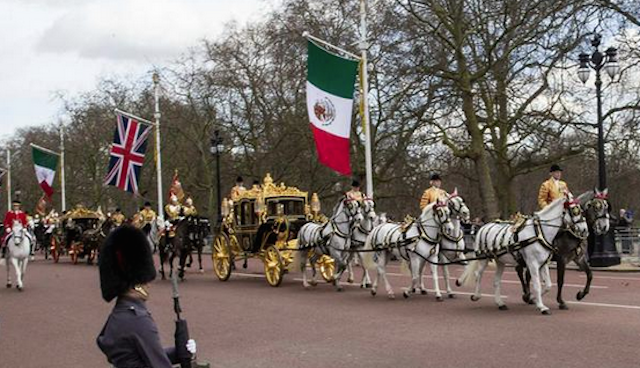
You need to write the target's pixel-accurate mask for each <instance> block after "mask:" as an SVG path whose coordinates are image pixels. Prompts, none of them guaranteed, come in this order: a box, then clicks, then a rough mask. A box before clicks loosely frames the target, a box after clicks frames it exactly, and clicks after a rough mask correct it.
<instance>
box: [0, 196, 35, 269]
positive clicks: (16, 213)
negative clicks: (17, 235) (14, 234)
mask: <svg viewBox="0 0 640 368" xmlns="http://www.w3.org/2000/svg"><path fill="white" fill-rule="evenodd" d="M11 205H12V209H11V211H7V213H6V214H5V215H4V221H3V224H4V234H3V236H2V242H0V247H2V258H4V256H5V252H6V246H7V239H8V238H9V235H11V230H12V228H13V222H14V221H19V222H20V223H21V224H22V226H23V227H24V228H25V229H27V214H26V213H24V212H23V211H22V209H21V208H20V207H21V205H22V204H21V203H20V201H18V200H15V201H13V202H12V203H11ZM27 235H28V234H27ZM29 238H31V237H30V236H29Z"/></svg>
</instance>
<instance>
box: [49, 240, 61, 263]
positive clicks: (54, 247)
mask: <svg viewBox="0 0 640 368" xmlns="http://www.w3.org/2000/svg"><path fill="white" fill-rule="evenodd" d="M50 249H51V258H53V262H54V263H58V261H59V260H60V252H59V251H58V240H57V239H56V237H55V236H52V237H51V248H50Z"/></svg>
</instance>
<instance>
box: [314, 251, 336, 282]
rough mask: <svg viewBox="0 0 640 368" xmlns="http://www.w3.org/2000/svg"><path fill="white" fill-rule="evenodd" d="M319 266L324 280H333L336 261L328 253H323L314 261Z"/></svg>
mask: <svg viewBox="0 0 640 368" xmlns="http://www.w3.org/2000/svg"><path fill="white" fill-rule="evenodd" d="M316 263H317V264H318V266H319V268H320V274H321V275H322V278H323V279H324V280H325V281H326V282H333V275H334V273H335V272H336V262H335V261H334V260H333V258H331V257H329V256H328V255H326V254H325V255H323V256H322V257H320V259H318V261H317V262H316Z"/></svg>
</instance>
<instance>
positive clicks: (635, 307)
mask: <svg viewBox="0 0 640 368" xmlns="http://www.w3.org/2000/svg"><path fill="white" fill-rule="evenodd" d="M232 275H234V276H241V277H252V278H258V279H263V278H265V276H264V275H260V274H253V273H238V272H234V273H233V274H232ZM387 275H391V274H389V273H388V274H387ZM400 276H404V275H400ZM293 280H294V281H302V279H301V278H294V279H293ZM514 282H515V281H514ZM518 283H519V282H518ZM322 284H325V285H328V286H330V284H327V283H324V282H319V283H318V285H322ZM343 286H350V287H357V288H359V287H360V285H359V284H356V283H354V284H349V283H343ZM427 291H428V292H430V293H435V290H432V289H427ZM445 294H446V292H445ZM455 294H457V295H473V293H468V292H464V291H456V292H455ZM481 295H482V296H483V297H488V298H491V297H493V294H481ZM502 297H503V298H505V299H508V298H509V297H508V296H507V295H503V296H502ZM566 303H567V304H572V305H585V306H588V307H601V308H616V309H632V310H640V305H626V304H611V303H593V302H573V301H567V302H566Z"/></svg>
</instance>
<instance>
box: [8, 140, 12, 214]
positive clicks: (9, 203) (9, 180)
mask: <svg viewBox="0 0 640 368" xmlns="http://www.w3.org/2000/svg"><path fill="white" fill-rule="evenodd" d="M7 211H11V150H9V149H7Z"/></svg>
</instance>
